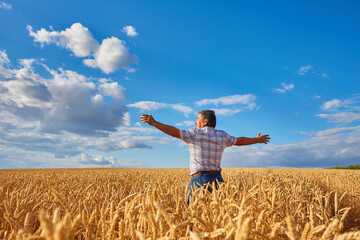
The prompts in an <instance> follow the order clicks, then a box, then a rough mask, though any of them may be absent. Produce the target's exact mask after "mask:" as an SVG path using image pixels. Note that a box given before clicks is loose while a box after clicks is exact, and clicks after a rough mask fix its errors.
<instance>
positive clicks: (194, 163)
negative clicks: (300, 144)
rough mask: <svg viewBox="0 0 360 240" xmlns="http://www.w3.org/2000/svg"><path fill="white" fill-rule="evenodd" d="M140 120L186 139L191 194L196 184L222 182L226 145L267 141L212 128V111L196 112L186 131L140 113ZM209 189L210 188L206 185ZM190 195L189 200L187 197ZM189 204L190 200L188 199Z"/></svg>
mask: <svg viewBox="0 0 360 240" xmlns="http://www.w3.org/2000/svg"><path fill="white" fill-rule="evenodd" d="M141 121H142V122H143V123H148V124H149V125H151V126H153V127H155V128H157V129H159V130H160V131H162V132H164V133H166V134H168V135H170V136H172V137H175V138H179V139H181V140H183V141H185V142H186V143H187V144H188V145H189V151H190V175H191V180H190V184H189V191H190V197H191V196H192V191H193V190H194V188H195V187H198V186H199V185H200V186H205V184H212V183H213V182H215V186H216V187H217V183H218V182H224V180H223V178H222V177H221V167H220V164H221V158H222V154H223V152H224V149H225V148H226V147H230V146H233V145H235V146H242V145H250V144H255V143H265V144H267V143H268V142H269V140H270V138H269V135H260V133H258V135H257V137H256V138H247V137H238V138H235V137H233V136H230V135H229V134H227V133H226V132H224V131H221V130H217V129H215V126H216V116H215V112H214V111H211V110H202V111H200V112H199V115H198V117H197V120H196V121H195V125H196V127H195V128H192V129H189V130H179V129H178V128H176V127H173V126H170V125H165V124H162V123H160V122H158V121H155V119H154V118H153V117H152V116H151V114H143V115H142V116H141ZM208 190H209V191H210V192H211V191H212V189H211V188H208ZM190 197H189V199H190ZM188 203H189V201H188Z"/></svg>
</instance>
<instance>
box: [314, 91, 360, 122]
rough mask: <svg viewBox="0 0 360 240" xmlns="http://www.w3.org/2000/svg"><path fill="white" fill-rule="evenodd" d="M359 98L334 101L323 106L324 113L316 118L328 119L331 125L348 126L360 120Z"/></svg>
mask: <svg viewBox="0 0 360 240" xmlns="http://www.w3.org/2000/svg"><path fill="white" fill-rule="evenodd" d="M357 104H358V97H353V98H349V99H345V100H339V99H333V100H330V101H326V102H324V103H323V104H322V106H321V110H322V113H320V114H316V115H315V116H317V117H320V118H324V119H327V120H328V121H329V122H331V123H343V124H348V123H352V122H355V121H358V120H360V106H358V105H357Z"/></svg>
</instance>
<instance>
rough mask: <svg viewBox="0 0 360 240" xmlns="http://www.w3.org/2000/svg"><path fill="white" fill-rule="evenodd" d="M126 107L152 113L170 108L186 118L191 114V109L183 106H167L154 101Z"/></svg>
mask: <svg viewBox="0 0 360 240" xmlns="http://www.w3.org/2000/svg"><path fill="white" fill-rule="evenodd" d="M127 106H128V107H135V108H140V109H141V111H154V110H158V109H166V108H172V109H174V110H176V111H178V112H181V113H183V114H184V116H186V117H188V116H189V114H191V113H193V110H192V108H190V107H187V106H184V105H182V104H167V103H160V102H154V101H140V102H136V103H132V104H128V105H127Z"/></svg>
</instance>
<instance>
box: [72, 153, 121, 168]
mask: <svg viewBox="0 0 360 240" xmlns="http://www.w3.org/2000/svg"><path fill="white" fill-rule="evenodd" d="M71 160H72V161H74V162H76V163H81V164H86V165H88V164H91V165H108V166H109V165H112V164H114V163H115V158H114V157H113V156H110V157H104V156H101V155H89V154H86V153H81V154H79V155H77V156H75V157H72V158H71Z"/></svg>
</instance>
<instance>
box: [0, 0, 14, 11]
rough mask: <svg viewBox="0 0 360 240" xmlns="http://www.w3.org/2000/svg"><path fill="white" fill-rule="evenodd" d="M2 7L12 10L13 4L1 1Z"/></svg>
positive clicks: (0, 6)
mask: <svg viewBox="0 0 360 240" xmlns="http://www.w3.org/2000/svg"><path fill="white" fill-rule="evenodd" d="M0 8H3V9H5V10H11V9H12V6H11V5H10V4H9V3H6V2H0Z"/></svg>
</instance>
